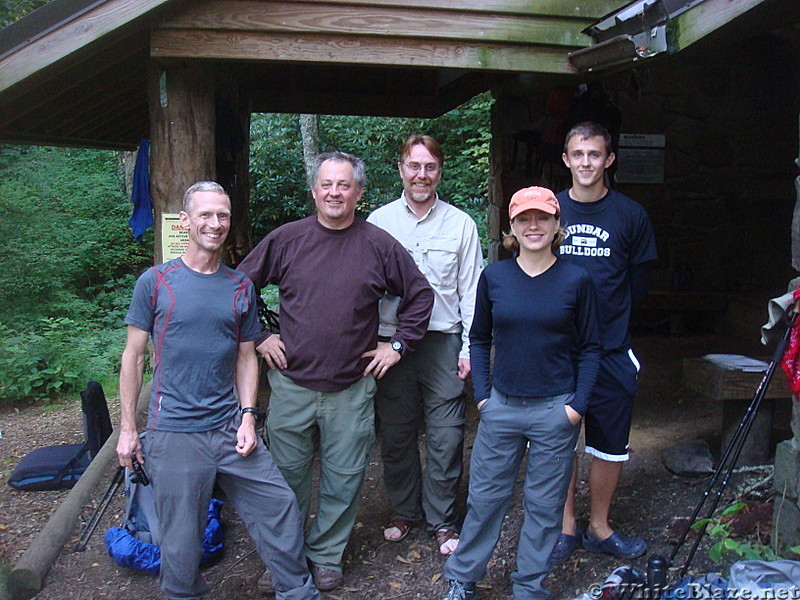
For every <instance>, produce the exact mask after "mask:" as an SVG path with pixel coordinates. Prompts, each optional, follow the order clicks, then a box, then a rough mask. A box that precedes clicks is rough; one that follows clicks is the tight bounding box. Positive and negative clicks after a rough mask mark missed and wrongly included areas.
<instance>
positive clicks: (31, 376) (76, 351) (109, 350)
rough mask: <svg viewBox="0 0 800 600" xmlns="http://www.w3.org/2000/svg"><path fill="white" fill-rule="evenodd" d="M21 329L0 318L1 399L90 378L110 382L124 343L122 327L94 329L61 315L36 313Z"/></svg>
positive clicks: (44, 393)
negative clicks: (0, 347) (36, 317)
mask: <svg viewBox="0 0 800 600" xmlns="http://www.w3.org/2000/svg"><path fill="white" fill-rule="evenodd" d="M34 325H35V326H34V327H29V328H26V329H25V330H24V331H20V330H19V329H17V328H14V329H12V328H10V327H9V326H8V325H7V324H4V323H2V322H0V338H2V339H3V345H4V349H3V352H2V353H0V382H2V383H0V402H21V401H28V400H37V399H42V398H55V397H57V396H58V395H60V394H64V393H74V392H77V391H79V390H81V389H83V387H84V386H85V385H86V381H87V380H88V379H89V378H90V377H92V378H95V379H99V380H100V383H104V384H105V385H106V386H108V384H109V383H112V384H113V379H112V378H113V374H114V372H115V370H116V363H117V361H118V359H119V355H120V354H121V353H122V348H123V346H124V343H125V332H124V330H123V329H122V328H119V327H116V328H113V329H95V328H92V327H90V326H88V325H86V324H80V323H77V322H75V321H72V320H71V319H66V318H41V319H39V320H37V321H36V322H35V323H34Z"/></svg>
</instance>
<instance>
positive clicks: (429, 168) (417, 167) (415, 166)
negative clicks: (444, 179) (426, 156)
mask: <svg viewBox="0 0 800 600" xmlns="http://www.w3.org/2000/svg"><path fill="white" fill-rule="evenodd" d="M403 164H404V165H405V167H406V169H408V170H409V171H411V172H412V173H419V172H420V171H422V170H424V171H425V173H426V174H427V175H433V174H434V173H436V172H437V171H438V170H439V169H441V167H440V166H439V165H437V164H436V163H428V164H427V165H421V164H419V163H416V162H412V163H407V162H404V163H403Z"/></svg>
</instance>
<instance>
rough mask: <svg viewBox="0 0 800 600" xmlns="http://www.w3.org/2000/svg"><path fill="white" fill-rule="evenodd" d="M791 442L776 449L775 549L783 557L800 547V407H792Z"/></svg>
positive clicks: (798, 404)
mask: <svg viewBox="0 0 800 600" xmlns="http://www.w3.org/2000/svg"><path fill="white" fill-rule="evenodd" d="M792 433H793V434H794V436H793V437H792V438H791V439H788V440H786V441H783V442H781V443H779V444H778V447H777V448H776V449H775V479H774V482H775V492H776V494H775V507H774V509H773V513H772V545H773V548H774V549H775V551H776V552H778V553H780V552H781V551H783V550H785V549H786V548H788V547H791V546H796V545H798V544H800V449H799V448H798V447H799V446H800V403H798V402H793V403H792Z"/></svg>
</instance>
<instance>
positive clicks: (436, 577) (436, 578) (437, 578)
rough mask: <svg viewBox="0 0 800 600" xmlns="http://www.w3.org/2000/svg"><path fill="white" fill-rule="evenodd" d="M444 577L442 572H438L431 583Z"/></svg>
mask: <svg viewBox="0 0 800 600" xmlns="http://www.w3.org/2000/svg"><path fill="white" fill-rule="evenodd" d="M441 578H442V574H441V573H436V575H434V576H433V577H431V583H437V582H438V581H439V580H440V579H441Z"/></svg>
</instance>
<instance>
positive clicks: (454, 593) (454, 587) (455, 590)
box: [442, 580, 476, 600]
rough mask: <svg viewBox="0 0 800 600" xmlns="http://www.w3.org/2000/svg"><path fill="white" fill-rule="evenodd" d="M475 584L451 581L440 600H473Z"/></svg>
mask: <svg viewBox="0 0 800 600" xmlns="http://www.w3.org/2000/svg"><path fill="white" fill-rule="evenodd" d="M475 597H476V596H475V584H474V583H462V582H461V581H456V580H452V581H451V582H450V589H449V590H447V595H446V596H445V597H444V598H442V600H474V599H475Z"/></svg>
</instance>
